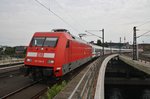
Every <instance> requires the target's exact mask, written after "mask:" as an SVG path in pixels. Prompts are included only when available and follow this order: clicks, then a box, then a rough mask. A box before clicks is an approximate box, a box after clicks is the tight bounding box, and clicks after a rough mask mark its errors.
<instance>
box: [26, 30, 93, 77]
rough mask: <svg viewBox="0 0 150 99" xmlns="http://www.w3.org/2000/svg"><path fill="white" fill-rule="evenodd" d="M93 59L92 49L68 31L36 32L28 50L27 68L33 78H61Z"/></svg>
mask: <svg viewBox="0 0 150 99" xmlns="http://www.w3.org/2000/svg"><path fill="white" fill-rule="evenodd" d="M91 58H92V47H91V46H90V45H88V44H87V43H86V42H83V41H81V40H80V39H78V38H76V37H73V36H72V35H71V34H70V33H69V32H67V30H62V29H60V30H54V31H53V32H36V33H35V34H34V35H33V38H32V40H31V42H30V45H29V47H28V48H27V54H26V58H25V62H24V64H25V67H27V71H26V73H27V74H30V73H31V74H32V76H33V77H43V76H47V77H49V76H54V77H61V76H63V75H65V74H66V73H68V72H70V71H71V70H73V69H75V68H77V67H78V66H81V65H82V64H84V63H86V62H87V61H89V60H90V59H91Z"/></svg>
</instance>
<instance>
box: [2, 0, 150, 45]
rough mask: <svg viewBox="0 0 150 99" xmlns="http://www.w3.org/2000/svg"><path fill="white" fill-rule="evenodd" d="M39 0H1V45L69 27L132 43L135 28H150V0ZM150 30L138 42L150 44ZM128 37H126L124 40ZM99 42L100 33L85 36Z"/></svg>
mask: <svg viewBox="0 0 150 99" xmlns="http://www.w3.org/2000/svg"><path fill="white" fill-rule="evenodd" d="M38 1H39V2H41V3H42V4H43V5H44V6H46V7H47V8H49V9H50V10H51V11H52V12H54V13H55V14H57V15H58V16H59V17H61V18H62V19H63V20H64V21H65V22H64V21H62V20H61V19H60V18H58V17H57V16H55V15H54V14H53V13H52V12H50V11H48V10H47V9H45V8H44V7H43V6H41V5H40V4H39V3H38V2H36V0H1V1H0V45H8V46H17V45H25V46H27V45H28V44H29V42H30V40H31V38H32V35H33V34H34V33H35V32H37V31H38V32H40V31H42V32H44V31H51V30H52V29H57V28H65V29H68V30H69V31H70V32H71V34H73V35H75V36H78V34H80V33H86V32H85V31H86V30H88V31H89V32H91V33H94V34H95V35H98V36H102V33H101V32H97V31H90V30H102V29H104V32H105V42H110V41H111V42H120V37H121V41H122V42H129V43H130V44H132V42H133V41H132V39H133V27H134V26H137V29H138V31H137V36H139V35H142V34H143V33H145V32H147V31H150V0H38ZM149 35H150V33H148V34H147V35H146V36H142V37H140V38H138V43H150V36H149ZM124 38H125V40H124ZM83 39H84V40H86V41H88V42H89V41H95V42H96V41H97V39H99V38H98V37H96V36H85V37H83Z"/></svg>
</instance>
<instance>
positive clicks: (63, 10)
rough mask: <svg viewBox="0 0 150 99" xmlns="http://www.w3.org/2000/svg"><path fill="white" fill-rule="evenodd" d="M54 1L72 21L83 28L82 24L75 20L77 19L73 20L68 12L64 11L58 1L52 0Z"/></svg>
mask: <svg viewBox="0 0 150 99" xmlns="http://www.w3.org/2000/svg"><path fill="white" fill-rule="evenodd" d="M54 1H55V2H56V3H57V5H58V6H59V7H60V8H61V10H63V12H65V14H67V16H69V17H70V18H71V19H72V20H73V21H74V22H76V23H77V24H78V25H79V26H80V27H81V28H83V25H81V24H80V23H79V22H77V20H75V19H74V18H73V17H72V16H71V15H70V14H68V13H66V11H65V10H64V8H63V7H62V6H61V5H60V3H59V2H57V0H54Z"/></svg>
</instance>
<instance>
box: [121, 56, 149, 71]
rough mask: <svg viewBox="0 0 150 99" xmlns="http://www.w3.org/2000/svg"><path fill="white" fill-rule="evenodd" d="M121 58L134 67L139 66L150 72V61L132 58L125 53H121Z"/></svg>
mask: <svg viewBox="0 0 150 99" xmlns="http://www.w3.org/2000/svg"><path fill="white" fill-rule="evenodd" d="M119 59H121V60H122V61H124V62H125V63H127V64H129V65H131V66H133V67H134V68H137V69H139V70H141V71H143V72H145V73H147V74H150V62H145V61H144V60H138V61H136V60H132V58H131V57H127V56H124V55H119Z"/></svg>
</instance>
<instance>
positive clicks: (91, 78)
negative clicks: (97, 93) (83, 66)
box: [68, 58, 101, 99]
mask: <svg viewBox="0 0 150 99" xmlns="http://www.w3.org/2000/svg"><path fill="white" fill-rule="evenodd" d="M100 60H101V58H98V59H97V60H96V61H95V62H94V63H92V64H91V65H90V66H89V68H88V70H87V71H86V73H85V74H84V75H83V77H82V78H81V80H80V81H79V83H78V85H77V86H76V87H75V89H74V91H73V92H72V94H71V95H70V96H69V98H68V99H73V98H75V99H91V98H93V97H94V89H95V88H94V87H95V86H94V85H95V83H96V79H97V76H98V72H99V68H100Z"/></svg>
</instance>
